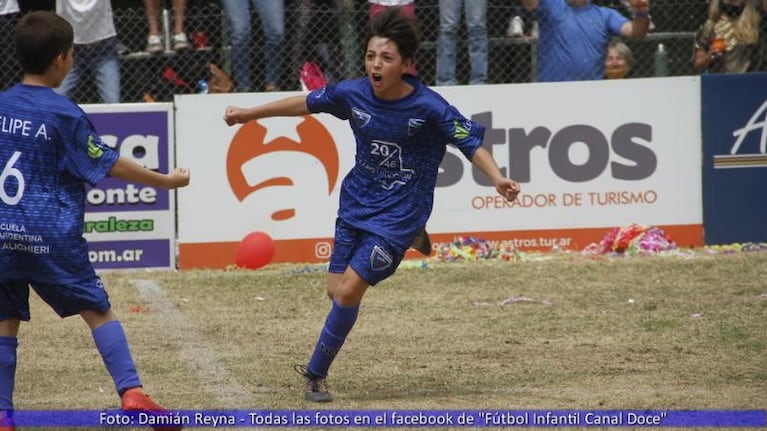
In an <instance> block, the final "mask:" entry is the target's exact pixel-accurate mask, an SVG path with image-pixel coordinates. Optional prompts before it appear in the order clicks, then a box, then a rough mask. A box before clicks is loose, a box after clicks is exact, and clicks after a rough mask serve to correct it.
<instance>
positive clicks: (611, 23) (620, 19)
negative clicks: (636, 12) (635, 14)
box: [602, 8, 629, 36]
mask: <svg viewBox="0 0 767 431" xmlns="http://www.w3.org/2000/svg"><path fill="white" fill-rule="evenodd" d="M602 11H603V13H605V14H607V19H606V20H605V21H607V28H608V29H609V30H610V32H611V33H612V34H614V35H616V36H620V34H621V27H623V24H625V23H627V22H628V21H629V19H628V18H626V17H625V16H623V15H621V14H620V13H618V11H617V10H615V9H610V8H602Z"/></svg>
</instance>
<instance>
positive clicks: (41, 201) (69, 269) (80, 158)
mask: <svg viewBox="0 0 767 431" xmlns="http://www.w3.org/2000/svg"><path fill="white" fill-rule="evenodd" d="M117 158H118V154H117V152H116V151H114V150H113V149H111V148H109V147H108V146H106V145H105V144H104V143H103V142H102V141H101V138H100V137H99V135H98V134H97V133H96V130H95V128H94V127H93V125H92V124H91V122H90V121H89V120H88V118H87V116H86V115H85V112H83V110H82V109H80V107H78V106H77V105H76V104H74V103H73V102H72V101H71V100H69V99H67V98H66V97H63V96H59V95H57V94H56V93H54V92H53V90H51V89H50V88H48V87H39V86H29V85H23V84H17V85H16V86H14V87H12V88H10V89H8V90H7V91H5V92H3V93H0V172H1V173H0V281H8V280H29V281H35V282H40V283H51V284H67V283H73V282H77V281H81V280H85V279H88V278H91V277H93V276H94V275H95V272H94V270H93V267H92V266H91V264H90V261H89V260H88V248H87V244H86V242H85V239H84V238H83V222H84V214H85V183H86V182H87V183H90V184H95V183H97V182H98V181H99V180H101V179H102V178H103V177H104V176H106V174H107V172H109V170H110V169H111V168H112V166H113V165H114V163H115V162H116V161H117Z"/></svg>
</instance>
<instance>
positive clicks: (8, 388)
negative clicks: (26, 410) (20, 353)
mask: <svg viewBox="0 0 767 431" xmlns="http://www.w3.org/2000/svg"><path fill="white" fill-rule="evenodd" d="M18 345H19V341H18V339H17V338H16V337H0V410H13V386H14V384H15V382H16V347H17V346H18Z"/></svg>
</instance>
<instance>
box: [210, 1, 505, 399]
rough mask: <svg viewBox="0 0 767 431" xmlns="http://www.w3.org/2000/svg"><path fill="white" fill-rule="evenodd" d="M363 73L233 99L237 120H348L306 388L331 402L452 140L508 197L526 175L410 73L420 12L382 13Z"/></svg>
mask: <svg viewBox="0 0 767 431" xmlns="http://www.w3.org/2000/svg"><path fill="white" fill-rule="evenodd" d="M366 47H367V48H366V51H365V70H366V72H367V76H366V77H364V78H359V79H354V80H349V81H342V82H340V83H338V84H337V85H328V86H326V87H323V88H321V89H318V90H315V91H313V92H311V93H309V94H308V95H307V96H303V95H300V96H293V97H288V98H285V99H281V100H278V101H275V102H271V103H268V104H265V105H262V106H257V107H253V108H247V109H246V108H238V107H231V106H230V107H228V108H227V109H226V112H225V114H224V121H226V123H227V124H229V125H233V124H236V123H244V122H247V121H250V120H256V119H259V118H265V117H272V116H295V115H306V114H310V113H316V112H327V113H330V114H333V115H334V116H336V117H338V118H340V119H343V120H348V121H349V125H350V126H351V128H352V130H353V131H354V137H355V141H356V158H355V159H356V163H355V165H354V167H353V168H352V169H351V171H350V172H349V173H348V174H347V175H346V177H345V178H344V181H343V184H342V187H341V196H340V203H339V210H338V218H337V220H336V230H335V238H334V245H333V252H332V254H331V257H330V266H329V270H328V271H329V273H328V280H327V291H328V296H329V297H330V298H331V299H332V302H333V303H332V307H331V310H330V313H329V314H328V316H327V319H326V320H325V326H324V328H323V329H322V332H321V333H320V337H319V340H318V342H317V345H316V348H315V350H314V353H313V355H312V357H311V359H310V360H309V363H308V365H307V366H306V367H303V366H301V367H299V369H300V371H301V372H302V374H304V376H305V377H306V380H307V385H306V392H305V398H306V399H307V400H309V401H314V402H328V401H331V400H332V397H331V396H330V394H329V393H328V391H327V389H326V387H325V378H326V376H327V374H328V369H329V368H330V364H331V363H332V362H333V359H334V358H335V356H336V353H337V352H338V350H339V349H340V348H341V346H342V345H343V343H344V341H345V340H346V336H347V335H348V334H349V332H350V331H351V329H352V327H353V326H354V323H355V321H356V320H357V314H358V311H359V305H360V302H361V301H362V296H363V295H364V294H365V291H366V290H367V288H368V286H374V285H375V284H376V283H378V282H380V281H381V280H384V279H386V278H388V277H389V276H391V275H392V274H393V273H394V271H395V270H396V268H397V266H398V265H399V263H400V261H401V260H402V258H403V256H404V254H405V251H406V250H407V248H408V246H410V244H412V242H413V239H414V238H415V237H416V235H417V234H418V233H419V232H420V231H421V230H422V228H423V226H424V225H425V224H426V220H427V219H428V218H429V215H430V214H431V210H432V203H433V199H434V188H435V186H436V181H437V172H438V169H439V165H440V163H441V161H442V158H443V156H444V154H445V147H446V145H447V144H448V143H451V144H453V145H455V146H457V147H458V148H459V149H460V151H461V152H462V153H463V154H464V155H465V156H466V158H468V159H469V160H471V161H472V163H474V165H476V166H477V167H479V168H480V169H481V170H482V171H483V172H484V173H485V174H486V175H487V176H488V177H490V178H491V179H492V182H493V185H494V186H495V189H496V191H497V192H498V193H499V194H500V195H501V196H503V197H505V198H506V199H508V200H509V201H513V200H514V199H516V197H517V194H518V193H519V190H520V188H519V184H517V182H515V181H513V180H511V179H509V178H504V177H503V175H502V174H501V172H500V170H499V169H498V166H497V165H496V163H495V161H494V160H493V158H492V156H491V155H490V153H489V152H488V151H486V150H485V149H483V148H482V140H483V137H484V131H485V129H484V128H483V127H482V126H481V125H479V124H477V123H473V122H472V121H470V120H468V119H466V118H465V117H464V116H463V115H461V113H460V112H458V110H456V108H454V107H453V106H451V105H450V104H449V103H448V102H447V101H445V99H443V98H442V97H441V96H440V95H438V94H437V93H436V92H434V91H432V90H431V89H429V88H427V87H426V86H425V85H423V84H422V83H421V82H420V81H418V80H417V79H416V78H414V77H412V76H410V75H407V74H406V71H407V70H408V68H409V67H410V66H411V65H412V63H413V59H414V56H415V53H416V50H417V48H418V36H417V32H416V30H415V28H414V26H413V24H412V22H411V21H410V20H409V19H407V18H406V17H404V16H403V15H402V14H401V12H400V10H399V8H396V7H394V8H390V9H387V10H386V11H384V12H382V13H380V14H379V15H378V16H377V17H376V18H375V19H374V20H373V21H372V23H371V24H370V29H369V32H368V36H367V39H366Z"/></svg>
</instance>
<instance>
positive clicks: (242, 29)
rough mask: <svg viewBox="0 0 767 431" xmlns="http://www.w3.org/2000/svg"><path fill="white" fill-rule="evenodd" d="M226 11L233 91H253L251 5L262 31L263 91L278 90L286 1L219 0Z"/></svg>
mask: <svg viewBox="0 0 767 431" xmlns="http://www.w3.org/2000/svg"><path fill="white" fill-rule="evenodd" d="M221 4H222V5H223V6H224V10H225V11H226V18H227V23H228V26H229V39H230V41H231V43H232V51H231V58H232V77H233V78H234V85H235V89H236V90H235V91H241V92H248V91H253V90H255V89H254V88H253V87H252V83H251V73H252V72H253V70H252V68H253V65H252V64H253V63H252V61H251V55H252V54H251V42H252V40H253V36H252V34H251V28H252V25H251V22H250V17H251V13H250V7H251V6H252V7H253V8H254V9H256V11H257V12H258V16H259V17H260V19H261V28H262V29H263V31H264V38H265V39H266V43H265V44H264V52H263V55H262V58H263V59H264V87H263V89H264V90H265V91H277V90H279V86H280V80H281V79H282V67H283V56H284V54H283V51H284V43H285V1H284V0H268V1H267V0H221Z"/></svg>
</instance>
